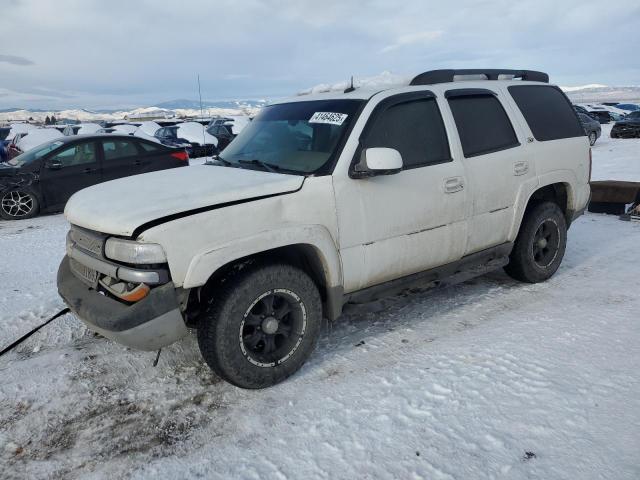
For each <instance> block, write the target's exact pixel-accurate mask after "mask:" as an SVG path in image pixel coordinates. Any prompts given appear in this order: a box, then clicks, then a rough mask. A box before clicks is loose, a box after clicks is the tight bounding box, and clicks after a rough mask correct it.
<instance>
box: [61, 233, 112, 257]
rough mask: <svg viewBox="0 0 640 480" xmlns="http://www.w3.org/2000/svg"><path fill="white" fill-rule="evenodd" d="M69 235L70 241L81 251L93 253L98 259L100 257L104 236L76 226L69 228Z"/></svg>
mask: <svg viewBox="0 0 640 480" xmlns="http://www.w3.org/2000/svg"><path fill="white" fill-rule="evenodd" d="M69 235H70V237H71V240H72V241H73V242H74V243H76V244H77V245H78V246H79V247H80V248H82V249H83V250H86V251H87V252H90V253H93V254H94V255H95V256H98V257H101V256H102V247H103V245H104V240H105V237H106V235H104V234H101V233H97V232H92V231H90V230H85V229H83V228H79V227H76V226H72V227H71V231H70V232H69Z"/></svg>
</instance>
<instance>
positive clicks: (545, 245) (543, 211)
mask: <svg viewBox="0 0 640 480" xmlns="http://www.w3.org/2000/svg"><path fill="white" fill-rule="evenodd" d="M566 245H567V222H566V220H565V218H564V215H563V213H562V210H560V207H559V206H558V205H557V204H556V203H553V202H544V203H539V204H537V205H535V206H533V207H532V208H530V209H529V210H528V211H527V213H526V214H525V217H524V219H523V220H522V225H521V226H520V232H519V233H518V237H517V238H516V242H515V245H514V247H513V250H512V252H511V256H510V257H509V264H508V265H507V266H506V267H505V271H506V272H507V273H508V274H509V275H510V276H511V277H513V278H515V279H516V280H520V281H522V282H529V283H537V282H543V281H545V280H547V279H548V278H550V277H551V276H552V275H553V274H554V273H556V270H558V267H559V266H560V263H561V262H562V258H563V257H564V251H565V248H566Z"/></svg>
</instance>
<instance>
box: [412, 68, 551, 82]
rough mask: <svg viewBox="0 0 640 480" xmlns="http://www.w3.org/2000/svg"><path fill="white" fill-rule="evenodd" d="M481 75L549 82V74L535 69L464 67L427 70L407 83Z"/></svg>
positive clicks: (496, 78)
mask: <svg viewBox="0 0 640 480" xmlns="http://www.w3.org/2000/svg"><path fill="white" fill-rule="evenodd" d="M468 75H473V76H482V77H484V80H502V79H501V78H499V77H500V76H503V77H510V78H505V79H504V80H507V79H512V78H520V79H522V80H528V81H530V82H544V83H549V75H548V74H546V73H544V72H537V71H535V70H503V69H500V68H478V69H464V70H429V71H428V72H424V73H421V74H420V75H418V76H416V77H414V78H413V80H411V83H410V84H409V85H432V84H434V83H447V82H455V81H456V78H455V77H457V76H468Z"/></svg>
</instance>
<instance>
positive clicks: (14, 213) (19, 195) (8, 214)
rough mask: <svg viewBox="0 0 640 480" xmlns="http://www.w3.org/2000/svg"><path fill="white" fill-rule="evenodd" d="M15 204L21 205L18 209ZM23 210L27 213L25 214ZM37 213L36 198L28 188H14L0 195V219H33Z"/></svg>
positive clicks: (38, 210)
mask: <svg viewBox="0 0 640 480" xmlns="http://www.w3.org/2000/svg"><path fill="white" fill-rule="evenodd" d="M10 202H14V203H13V204H11V203H10ZM16 202H20V203H21V204H23V205H21V206H20V207H18V205H17V203H16ZM25 208H28V211H26V212H25ZM39 212H40V201H39V200H38V196H37V195H36V194H35V193H34V192H33V191H32V190H31V189H29V188H15V189H12V190H8V191H5V192H2V193H0V217H2V219H4V220H25V219H27V218H33V217H35V216H36V215H38V213H39Z"/></svg>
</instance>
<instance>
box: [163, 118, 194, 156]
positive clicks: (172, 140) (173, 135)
mask: <svg viewBox="0 0 640 480" xmlns="http://www.w3.org/2000/svg"><path fill="white" fill-rule="evenodd" d="M153 136H154V137H155V138H156V139H158V141H160V143H162V144H163V145H166V146H167V147H172V148H184V149H185V150H186V151H187V152H188V153H189V156H193V155H192V148H191V143H189V141H188V140H187V139H185V138H180V137H178V127H177V125H173V126H170V127H162V128H159V129H158V130H157V131H156V133H155V134H154V135H153Z"/></svg>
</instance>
